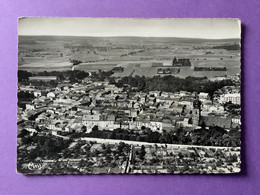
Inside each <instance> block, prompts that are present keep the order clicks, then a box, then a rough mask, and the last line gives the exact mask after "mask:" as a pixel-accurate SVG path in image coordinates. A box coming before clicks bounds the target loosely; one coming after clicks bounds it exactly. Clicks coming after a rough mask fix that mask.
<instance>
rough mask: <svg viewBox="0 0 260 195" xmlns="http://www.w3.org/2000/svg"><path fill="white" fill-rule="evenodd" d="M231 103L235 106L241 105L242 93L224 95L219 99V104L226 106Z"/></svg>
mask: <svg viewBox="0 0 260 195" xmlns="http://www.w3.org/2000/svg"><path fill="white" fill-rule="evenodd" d="M227 102H231V103H233V104H240V93H230V94H223V95H221V96H220V98H219V103H221V104H224V103H227Z"/></svg>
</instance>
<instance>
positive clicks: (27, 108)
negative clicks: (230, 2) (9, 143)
mask: <svg viewBox="0 0 260 195" xmlns="http://www.w3.org/2000/svg"><path fill="white" fill-rule="evenodd" d="M240 69H241V22H240V20H239V19H231V18H228V19H225V18H221V19H220V18H207V19H206V18H194V19H193V18H183V19H179V18H176V19H170V18H167V19H155V18H154V19H142V18H65V17H60V18H59V17H23V18H19V21H18V73H17V80H18V84H17V87H18V89H17V172H18V173H21V174H37V175H46V174H47V175H49V174H232V173H239V172H240V171H241V169H240V165H241V158H240V151H241V148H240V145H241V141H240V136H241V116H240V112H241V93H240V91H241V89H240V87H241V76H240V73H241V70H240Z"/></svg>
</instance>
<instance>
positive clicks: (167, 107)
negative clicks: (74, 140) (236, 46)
mask: <svg viewBox="0 0 260 195" xmlns="http://www.w3.org/2000/svg"><path fill="white" fill-rule="evenodd" d="M19 90H23V91H29V92H30V93H33V94H34V96H35V99H34V100H33V101H32V102H25V103H24V104H25V109H21V108H19V109H18V117H19V119H18V123H19V122H21V124H23V123H22V121H28V119H29V120H34V121H35V124H36V126H37V127H38V128H40V129H49V130H51V131H52V133H53V134H57V133H58V132H62V131H63V132H74V131H75V132H82V131H85V132H90V131H92V129H93V128H94V127H95V126H96V128H98V130H114V129H117V128H121V129H128V130H142V129H143V128H150V129H151V130H152V131H159V132H162V131H163V130H165V131H171V130H175V129H177V128H180V127H183V128H185V129H186V130H193V129H196V128H198V127H199V126H201V125H202V124H204V125H205V126H206V127H209V126H220V127H223V128H225V129H231V128H235V127H239V125H240V117H239V116H235V115H232V114H230V113H229V112H227V111H226V110H225V107H224V104H225V103H227V102H228V103H233V104H238V105H239V104H240V89H239V87H237V86H226V87H224V88H223V89H221V90H219V91H217V92H216V94H214V97H213V98H211V97H210V96H209V94H208V93H204V92H200V93H191V92H187V91H180V92H176V93H172V92H162V91H150V92H147V93H146V92H130V91H128V90H125V89H123V88H118V87H116V86H115V85H112V84H109V83H108V82H92V81H90V80H89V81H88V80H87V81H86V80H85V81H84V82H83V83H82V84H73V85H72V84H70V83H67V82H64V83H62V84H59V85H58V87H57V88H55V89H51V88H47V89H44V90H42V89H41V90H40V89H37V88H35V87H32V86H19ZM18 126H19V125H18ZM23 128H25V129H27V130H28V131H33V129H34V128H35V125H34V127H32V126H30V125H29V126H28V125H27V126H26V125H23Z"/></svg>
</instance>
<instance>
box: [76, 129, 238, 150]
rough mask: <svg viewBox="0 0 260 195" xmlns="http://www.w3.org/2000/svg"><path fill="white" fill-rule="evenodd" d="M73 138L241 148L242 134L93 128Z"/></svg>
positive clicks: (222, 131)
mask: <svg viewBox="0 0 260 195" xmlns="http://www.w3.org/2000/svg"><path fill="white" fill-rule="evenodd" d="M71 136H72V137H73V138H78V137H94V138H103V139H119V140H130V141H139V142H149V143H168V144H185V145H189V144H190V145H204V146H225V147H238V146H240V133H239V131H237V130H235V129H234V130H231V131H226V130H225V129H223V128H221V127H217V126H216V127H209V129H206V128H205V127H202V128H201V129H197V130H194V131H191V132H187V131H185V130H184V129H182V128H179V129H177V130H176V131H170V132H166V131H163V132H162V133H159V132H157V131H151V130H150V129H149V128H144V129H143V130H142V131H133V130H125V129H115V130H114V131H108V130H102V131H99V130H98V129H97V128H95V127H94V128H93V130H92V131H91V132H90V133H74V134H73V135H71Z"/></svg>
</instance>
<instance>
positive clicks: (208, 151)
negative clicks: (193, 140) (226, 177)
mask: <svg viewBox="0 0 260 195" xmlns="http://www.w3.org/2000/svg"><path fill="white" fill-rule="evenodd" d="M135 150H140V147H139V148H138V147H135ZM145 151H146V154H145V160H144V161H141V160H138V158H135V159H136V160H135V164H134V165H132V172H133V173H177V174H178V173H208V174H210V173H234V172H239V171H240V149H239V148H221V149H219V148H214V147H212V148H210V147H188V148H183V147H176V146H172V147H170V146H167V147H166V146H161V147H159V146H157V147H146V148H145ZM173 162H174V163H173Z"/></svg>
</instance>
